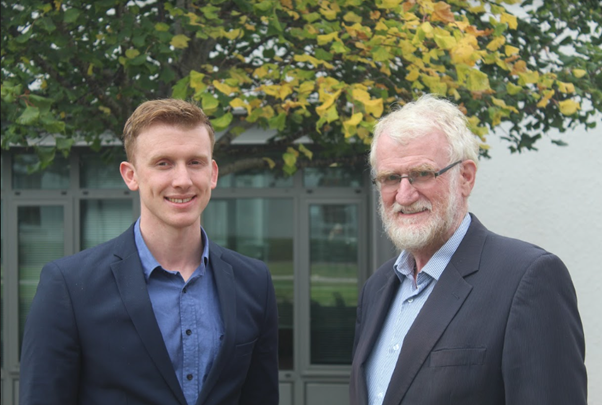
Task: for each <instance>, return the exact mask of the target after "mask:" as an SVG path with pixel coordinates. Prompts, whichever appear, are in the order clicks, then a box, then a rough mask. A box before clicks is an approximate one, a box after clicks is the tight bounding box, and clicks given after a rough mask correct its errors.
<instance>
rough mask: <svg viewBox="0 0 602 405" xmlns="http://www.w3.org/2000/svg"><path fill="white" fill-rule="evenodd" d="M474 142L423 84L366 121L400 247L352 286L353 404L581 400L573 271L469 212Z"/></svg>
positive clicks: (581, 403) (385, 207)
mask: <svg viewBox="0 0 602 405" xmlns="http://www.w3.org/2000/svg"><path fill="white" fill-rule="evenodd" d="M478 149H479V147H478V144H477V141H476V139H475V137H474V136H473V135H472V134H471V133H470V131H469V130H468V129H467V127H466V119H465V117H464V115H463V114H462V112H461V111H460V110H459V109H458V108H457V107H456V106H455V105H453V104H451V103H449V102H447V101H445V100H443V99H437V98H435V97H432V96H424V97H422V98H421V99H419V100H418V101H416V102H414V103H409V104H407V105H406V106H404V107H403V108H401V109H399V110H397V111H395V112H392V113H391V114H389V115H388V116H387V117H384V118H383V119H381V121H380V122H379V123H378V124H377V126H376V129H375V133H374V140H373V143H372V150H371V155H370V164H371V166H372V171H373V175H374V182H375V184H376V185H377V187H378V189H379V192H380V213H381V217H382V220H383V223H384V225H385V228H386V230H387V232H388V235H389V237H390V238H391V240H392V241H393V243H394V244H395V245H396V246H397V248H398V249H399V250H400V251H401V254H400V255H399V256H398V257H396V258H394V259H392V260H390V261H388V262H387V263H385V264H384V265H383V266H382V267H381V268H379V269H378V270H377V271H376V273H375V274H374V275H372V277H370V279H369V280H368V281H367V282H366V285H365V286H364V288H363V290H362V294H361V296H360V300H359V304H358V315H357V323H356V333H355V343H354V349H353V350H354V356H353V364H352V372H351V384H350V397H351V403H352V404H354V405H356V404H362V405H363V404H370V405H380V404H384V405H393V404H395V405H399V404H420V405H441V404H447V405H484V404H487V405H531V404H545V405H566V404H572V405H585V404H586V403H587V376H586V370H585V366H584V352H585V347H584V346H585V344H584V338H583V329H582V325H581V320H580V317H579V313H578V310H577V299H576V296H575V291H574V288H573V285H572V282H571V279H570V276H569V273H568V271H567V269H566V267H565V266H564V264H563V263H562V262H561V261H560V259H558V257H556V256H554V255H553V254H551V253H548V252H546V251H544V250H543V249H541V248H539V247H536V246H533V245H531V244H528V243H526V242H521V241H518V240H515V239H509V238H505V237H502V236H499V235H496V234H494V233H492V232H490V231H488V230H487V229H486V228H485V227H484V226H483V225H482V224H481V223H480V222H479V221H478V220H477V218H476V217H475V216H474V215H471V214H469V213H468V197H469V195H470V193H471V191H472V188H473V186H474V183H475V178H476V172H477V158H478Z"/></svg>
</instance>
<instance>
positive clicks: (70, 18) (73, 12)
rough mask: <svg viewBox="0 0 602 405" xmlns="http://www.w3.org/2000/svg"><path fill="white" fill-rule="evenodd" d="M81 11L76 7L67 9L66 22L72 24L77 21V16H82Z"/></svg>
mask: <svg viewBox="0 0 602 405" xmlns="http://www.w3.org/2000/svg"><path fill="white" fill-rule="evenodd" d="M80 14H81V11H79V10H78V9H76V8H70V9H69V10H67V11H65V15H64V16H63V21H64V22H65V24H70V23H73V22H75V21H77V18H78V17H79V16H80Z"/></svg>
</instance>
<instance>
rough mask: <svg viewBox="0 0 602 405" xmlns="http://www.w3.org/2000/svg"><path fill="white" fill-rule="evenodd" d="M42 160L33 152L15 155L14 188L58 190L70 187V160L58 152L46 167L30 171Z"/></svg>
mask: <svg viewBox="0 0 602 405" xmlns="http://www.w3.org/2000/svg"><path fill="white" fill-rule="evenodd" d="M39 162H40V160H39V159H38V157H37V156H36V155H34V154H33V153H31V154H19V155H14V157H13V188H14V189H16V190H57V189H65V188H69V167H70V166H69V161H68V160H67V159H65V157H64V156H63V155H60V154H57V155H56V156H55V157H54V161H53V162H52V164H50V165H49V166H48V167H47V168H46V169H44V170H42V171H36V172H34V173H31V174H30V173H29V172H28V167H33V166H35V165H36V164H38V163H39Z"/></svg>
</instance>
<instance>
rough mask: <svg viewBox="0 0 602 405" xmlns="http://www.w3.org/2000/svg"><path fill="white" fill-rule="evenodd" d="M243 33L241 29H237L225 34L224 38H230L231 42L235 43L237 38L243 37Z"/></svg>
mask: <svg viewBox="0 0 602 405" xmlns="http://www.w3.org/2000/svg"><path fill="white" fill-rule="evenodd" d="M241 32H242V31H241V30H240V28H236V29H233V30H232V31H229V32H224V36H225V37H226V38H228V39H229V40H231V41H234V40H235V39H236V38H238V37H239V36H240V35H241Z"/></svg>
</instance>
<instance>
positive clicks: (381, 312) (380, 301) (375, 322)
mask: <svg viewBox="0 0 602 405" xmlns="http://www.w3.org/2000/svg"><path fill="white" fill-rule="evenodd" d="M393 263H394V261H391V262H390V267H391V272H390V275H389V276H388V277H387V279H386V281H385V283H384V284H383V286H382V287H381V288H380V289H379V291H378V293H377V294H376V302H374V304H373V305H371V307H373V309H372V310H370V311H369V312H368V313H365V314H362V318H363V320H362V322H366V325H365V326H364V327H363V329H364V330H365V335H364V336H363V337H362V340H361V341H360V342H359V343H358V347H357V349H356V352H357V354H356V356H357V359H358V360H357V361H358V364H359V372H360V375H359V376H358V378H357V379H356V382H357V383H358V384H359V386H358V392H359V393H360V394H359V395H360V396H362V397H365V398H364V400H363V401H360V402H359V403H367V402H368V388H367V386H366V373H365V367H366V362H367V361H368V358H369V357H370V353H372V348H373V347H374V345H375V344H376V341H377V339H378V337H379V335H380V331H381V329H382V326H383V322H384V321H385V319H386V318H387V314H388V313H389V308H390V306H391V301H392V300H393V298H394V297H395V294H396V292H397V290H398V288H399V279H398V278H397V276H396V275H395V273H394V272H393V269H392V267H393ZM387 265H389V263H387V264H385V266H387Z"/></svg>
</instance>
